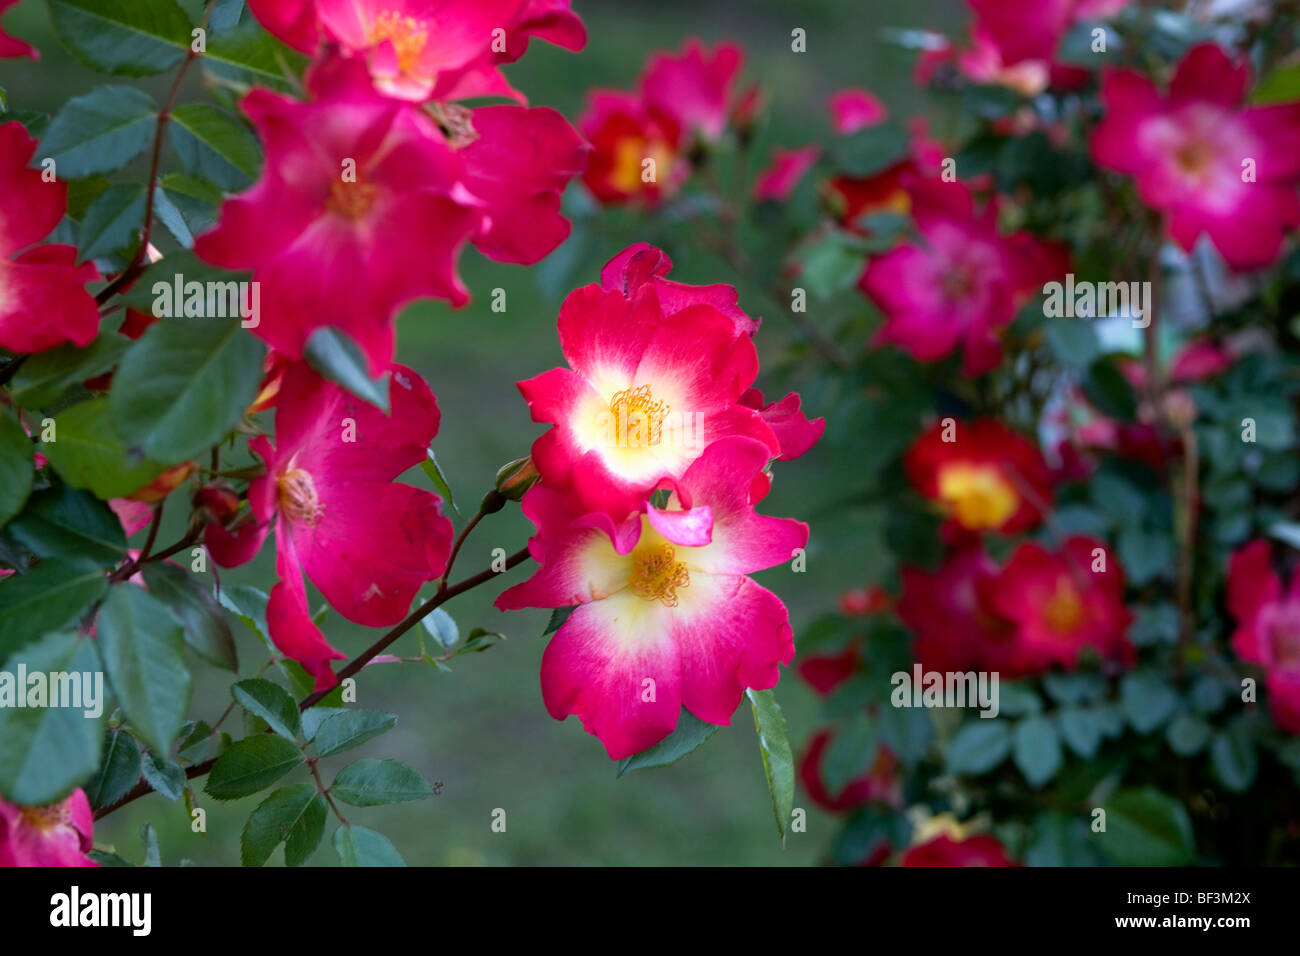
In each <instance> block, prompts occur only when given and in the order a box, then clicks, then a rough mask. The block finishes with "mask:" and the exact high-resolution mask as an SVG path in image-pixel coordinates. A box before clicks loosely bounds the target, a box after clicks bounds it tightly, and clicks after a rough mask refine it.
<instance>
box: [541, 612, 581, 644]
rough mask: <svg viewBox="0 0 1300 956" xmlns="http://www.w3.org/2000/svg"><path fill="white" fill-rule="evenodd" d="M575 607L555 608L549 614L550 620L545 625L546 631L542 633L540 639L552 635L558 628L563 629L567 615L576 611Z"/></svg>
mask: <svg viewBox="0 0 1300 956" xmlns="http://www.w3.org/2000/svg"><path fill="white" fill-rule="evenodd" d="M577 609H578V608H577V605H574V606H573V607H557V608H556V609H555V610H554V611H552V612H551V619H550V621H548V622H547V624H546V630H544V631H542V637H545V636H546V635H547V634H554V633H555V632H556V631H558V630H559V629H560V628H562V627H564V622H565V621H567V620H568V619H569V615H570V614H572V613H573V612H574V611H576V610H577Z"/></svg>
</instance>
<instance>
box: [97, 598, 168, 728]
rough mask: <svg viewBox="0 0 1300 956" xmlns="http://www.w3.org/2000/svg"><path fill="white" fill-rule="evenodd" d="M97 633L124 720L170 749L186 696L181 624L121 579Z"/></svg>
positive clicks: (103, 612) (152, 599)
mask: <svg viewBox="0 0 1300 956" xmlns="http://www.w3.org/2000/svg"><path fill="white" fill-rule="evenodd" d="M98 636H99V645H100V651H101V653H103V655H104V669H105V671H106V672H107V674H108V680H109V683H110V684H112V686H113V693H114V694H116V695H117V699H118V702H119V703H121V705H122V711H123V712H124V713H125V714H126V717H127V720H129V721H130V722H131V726H132V727H134V728H135V729H136V730H137V731H139V733H140V736H141V737H142V738H143V739H144V741H145V743H147V744H149V746H150V748H151V749H153V750H154V751H156V752H161V753H167V752H169V751H170V750H171V744H172V740H173V739H175V737H176V734H177V732H178V731H179V730H180V729H181V723H182V722H183V721H184V720H185V708H186V707H188V706H189V702H190V672H189V670H188V669H187V668H186V667H185V662H184V661H183V660H182V659H181V643H182V641H181V628H180V625H179V624H178V623H177V622H176V619H175V618H174V617H172V615H171V612H170V611H168V610H167V606H166V605H164V604H162V603H161V602H159V601H158V599H157V598H155V597H153V596H152V595H150V594H149V593H148V592H147V591H145V590H144V589H143V588H138V587H135V586H134V585H131V584H120V585H117V586H116V587H114V588H113V589H112V591H111V592H110V593H109V595H108V599H107V600H106V601H105V602H104V607H103V609H102V610H101V611H100V613H99V630H98Z"/></svg>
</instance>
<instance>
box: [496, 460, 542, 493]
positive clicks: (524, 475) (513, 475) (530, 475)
mask: <svg viewBox="0 0 1300 956" xmlns="http://www.w3.org/2000/svg"><path fill="white" fill-rule="evenodd" d="M541 477H542V476H541V475H540V474H539V473H538V471H537V466H536V465H534V464H533V459H532V458H531V457H528V458H516V459H515V460H514V461H512V462H510V463H509V464H506V465H502V466H501V468H500V469H499V470H498V471H497V477H496V489H497V491H498V492H500V493H501V495H502V496H503V497H505V498H506V499H507V500H509V501H518V500H519V499H520V498H522V497H523V496H524V492H525V491H527V490H528V489H529V488H531V487H532V486H533V485H535V484H537V480H538V479H539V478H541Z"/></svg>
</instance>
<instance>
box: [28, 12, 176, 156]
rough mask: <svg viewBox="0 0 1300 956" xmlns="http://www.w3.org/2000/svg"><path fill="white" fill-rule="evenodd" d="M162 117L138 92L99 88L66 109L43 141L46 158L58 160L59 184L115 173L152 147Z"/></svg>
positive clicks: (148, 98)
mask: <svg viewBox="0 0 1300 956" xmlns="http://www.w3.org/2000/svg"><path fill="white" fill-rule="evenodd" d="M123 6H125V4H123ZM157 112H158V107H157V105H156V104H155V103H154V101H153V99H152V98H151V97H150V96H149V94H147V93H144V92H142V91H140V90H137V89H135V87H131V86H100V87H96V88H95V89H94V90H92V91H91V92H89V93H87V94H86V95H85V96H78V97H74V98H73V99H70V100H68V102H67V103H65V104H63V108H62V109H60V110H59V112H58V114H57V115H56V116H55V117H54V119H53V120H51V121H50V126H49V129H47V130H46V131H45V135H44V136H43V137H42V138H41V156H42V158H44V157H49V158H51V159H53V160H54V162H55V174H56V175H57V176H58V177H59V178H60V179H83V178H85V177H87V176H94V175H95V174H96V173H111V172H113V171H115V170H118V169H121V168H122V167H123V166H125V165H126V164H127V163H129V162H131V160H133V159H135V158H136V157H137V156H139V155H140V154H141V153H142V152H144V151H145V149H146V148H147V147H148V146H149V143H150V141H151V140H152V139H153V132H154V121H155V119H156V118H157V115H156V114H157Z"/></svg>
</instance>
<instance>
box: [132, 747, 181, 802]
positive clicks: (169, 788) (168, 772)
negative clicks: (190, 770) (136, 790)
mask: <svg viewBox="0 0 1300 956" xmlns="http://www.w3.org/2000/svg"><path fill="white" fill-rule="evenodd" d="M140 771H141V772H142V773H143V774H144V779H145V780H147V781H148V782H149V786H151V787H153V788H154V789H155V790H157V791H158V792H159V793H161V794H162V795H163V796H164V797H166V798H167V799H168V800H179V799H180V798H181V794H182V793H183V792H184V790H185V771H184V770H182V769H181V767H180V765H179V764H177V763H175V762H174V761H171V760H168V759H167V758H166V757H165V756H161V755H159V754H145V756H144V759H143V760H141V761H140Z"/></svg>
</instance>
